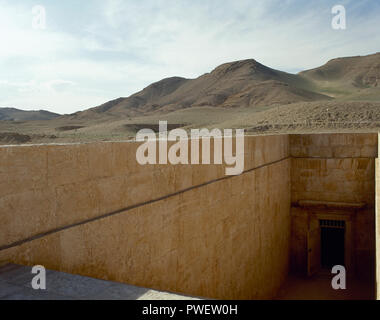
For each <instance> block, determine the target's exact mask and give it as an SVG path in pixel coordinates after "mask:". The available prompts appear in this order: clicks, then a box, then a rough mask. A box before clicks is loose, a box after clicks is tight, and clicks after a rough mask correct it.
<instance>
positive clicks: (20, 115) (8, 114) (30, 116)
mask: <svg viewBox="0 0 380 320" xmlns="http://www.w3.org/2000/svg"><path fill="white" fill-rule="evenodd" d="M59 116H60V115H59V114H57V113H53V112H50V111H45V110H39V111H25V110H19V109H15V108H0V120H13V121H27V120H51V119H54V118H57V117H59Z"/></svg>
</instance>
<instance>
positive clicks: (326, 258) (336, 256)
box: [319, 220, 345, 270]
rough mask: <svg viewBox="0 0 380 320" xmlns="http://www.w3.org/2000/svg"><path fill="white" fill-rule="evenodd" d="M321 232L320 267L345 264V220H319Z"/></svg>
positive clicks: (329, 267) (326, 267) (328, 267)
mask: <svg viewBox="0 0 380 320" xmlns="http://www.w3.org/2000/svg"><path fill="white" fill-rule="evenodd" d="M319 223H320V230H321V231H320V232H321V251H320V252H321V267H322V268H323V269H329V270H331V268H332V267H333V266H335V265H342V266H345V221H341V220H319Z"/></svg>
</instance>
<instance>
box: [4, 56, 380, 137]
mask: <svg viewBox="0 0 380 320" xmlns="http://www.w3.org/2000/svg"><path fill="white" fill-rule="evenodd" d="M8 107H11V106H8ZM159 120H166V121H168V124H169V129H170V128H177V127H181V128H184V129H187V130H189V129H191V128H245V129H246V133H247V134H269V133H285V132H286V133H301V132H305V133H306V132H334V131H339V132H344V131H350V132H372V131H373V132H376V131H379V128H380V53H376V54H372V55H368V56H357V57H346V58H337V59H333V60H330V61H329V62H327V63H326V64H325V65H323V66H321V67H317V68H315V69H311V70H306V71H302V72H300V73H298V74H290V73H286V72H282V71H279V70H275V69H271V68H269V67H267V66H264V65H262V64H260V63H259V62H257V61H255V60H253V59H249V60H241V61H235V62H230V63H225V64H222V65H220V66H218V67H216V68H215V69H214V70H212V71H211V72H210V73H206V74H204V75H201V76H200V77H198V78H196V79H185V78H180V77H171V78H166V79H163V80H160V81H158V82H155V83H153V84H151V85H149V86H148V87H146V88H144V89H143V90H141V91H140V92H137V93H135V94H133V95H131V96H129V97H126V98H123V97H120V98H118V99H115V100H112V101H109V102H106V103H104V104H102V105H100V106H97V107H94V108H90V109H88V110H85V111H81V112H76V113H73V114H69V115H57V114H54V113H49V112H47V111H43V110H40V111H22V110H17V109H12V108H0V143H1V144H20V143H21V144H24V143H66V142H90V141H112V140H129V139H133V137H134V136H135V133H136V132H137V131H138V130H139V129H141V128H152V129H154V130H156V129H157V126H158V121H159Z"/></svg>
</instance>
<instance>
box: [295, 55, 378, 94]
mask: <svg viewBox="0 0 380 320" xmlns="http://www.w3.org/2000/svg"><path fill="white" fill-rule="evenodd" d="M299 75H300V76H301V77H303V78H305V79H307V80H308V81H311V82H313V83H314V84H315V90H318V91H319V92H321V93H324V94H328V95H330V96H333V97H336V98H344V99H346V100H379V98H380V52H378V53H376V54H371V55H368V56H356V57H347V58H337V59H333V60H330V61H328V62H327V63H326V64H325V65H323V66H321V67H318V68H315V69H311V70H306V71H303V72H300V73H299Z"/></svg>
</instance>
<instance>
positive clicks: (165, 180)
mask: <svg viewBox="0 0 380 320" xmlns="http://www.w3.org/2000/svg"><path fill="white" fill-rule="evenodd" d="M137 146H138V143H132V142H131V143H122V142H120V143H116V142H115V143H91V144H78V145H45V146H14V147H2V148H0V164H1V165H0V176H1V178H2V179H1V180H0V181H1V182H0V247H2V248H1V249H0V260H10V261H12V262H16V263H23V264H29V265H33V264H43V265H45V266H46V267H47V268H52V269H56V270H61V271H66V272H72V273H78V274H82V275H88V276H93V277H98V278H103V279H110V280H116V281H122V282H126V283H130V284H136V285H141V286H146V287H152V288H155V289H161V290H169V291H176V292H182V293H187V294H193V295H199V296H206V297H212V298H227V299H231V298H241V299H252V298H271V297H273V295H274V294H275V293H276V291H277V289H278V288H279V286H280V285H281V283H282V282H283V280H284V278H285V277H286V275H287V273H288V259H289V247H290V212H289V208H290V159H288V157H289V147H288V136H286V135H283V136H261V137H246V139H245V155H244V156H245V172H244V173H243V174H241V175H239V176H232V177H231V176H228V177H226V176H224V165H146V166H140V165H139V164H137V162H136V160H135V152H136V149H137ZM25 221H28V222H29V223H25Z"/></svg>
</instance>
